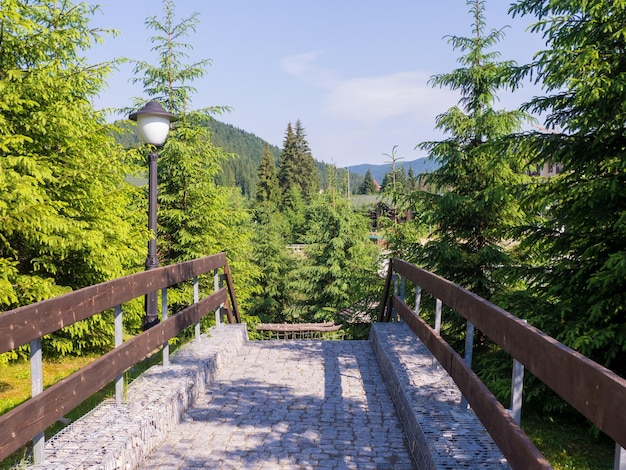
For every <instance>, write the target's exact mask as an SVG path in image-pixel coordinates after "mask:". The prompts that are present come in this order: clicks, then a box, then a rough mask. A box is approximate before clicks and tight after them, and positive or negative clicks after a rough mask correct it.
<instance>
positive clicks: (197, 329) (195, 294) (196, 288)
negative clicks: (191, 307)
mask: <svg viewBox="0 0 626 470" xmlns="http://www.w3.org/2000/svg"><path fill="white" fill-rule="evenodd" d="M198 302H200V284H199V283H198V276H195V277H194V278H193V303H194V304H197V303H198ZM194 330H195V332H196V341H197V342H200V321H198V322H196V324H195V326H194Z"/></svg>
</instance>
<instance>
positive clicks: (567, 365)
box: [378, 258, 626, 469]
mask: <svg viewBox="0 0 626 470" xmlns="http://www.w3.org/2000/svg"><path fill="white" fill-rule="evenodd" d="M394 272H395V273H398V274H399V275H400V276H401V278H402V281H404V279H407V280H409V281H411V282H412V283H413V284H414V285H415V286H416V299H415V300H416V308H415V309H411V308H410V307H409V306H408V305H407V304H406V303H405V302H404V293H403V292H402V293H400V295H398V294H397V293H394V294H393V295H390V294H391V287H392V278H393V277H394V274H393V273H394ZM422 291H426V292H428V293H429V294H431V295H432V296H433V297H434V298H435V299H437V313H438V314H439V315H440V312H441V304H442V303H443V304H445V305H447V306H448V307H450V308H452V309H453V310H455V311H456V312H458V313H459V314H461V315H462V316H463V317H464V318H465V319H466V320H467V322H468V328H467V336H468V338H471V337H472V335H473V330H474V327H475V328H478V329H479V330H480V331H482V333H483V334H484V335H485V336H487V337H488V338H490V339H491V340H492V341H493V342H494V343H496V344H497V345H499V346H500V347H501V348H502V349H503V350H504V351H506V352H507V353H508V354H510V355H511V356H512V357H513V358H514V359H515V360H516V361H518V362H519V363H521V364H522V365H523V366H524V367H525V368H526V369H528V370H529V371H530V372H531V373H532V374H534V375H535V376H536V377H537V378H538V379H540V380H541V381H542V382H543V383H544V384H546V385H547V386H548V387H550V388H551V389H552V390H553V391H554V392H556V393H557V394H558V395H560V396H561V397H562V398H563V399H564V400H565V401H567V402H568V403H569V404H570V405H572V406H573V407H574V408H575V409H576V410H578V411H579V412H580V413H581V414H583V415H584V416H585V417H586V418H587V419H589V420H590V421H591V422H592V423H593V424H595V425H596V426H597V427H598V428H599V429H600V430H601V431H603V432H604V433H606V434H607V435H608V436H609V437H610V438H611V439H613V440H614V441H615V442H616V458H615V468H619V469H621V468H625V467H622V466H621V465H626V463H624V451H623V448H624V447H626V419H625V418H624V416H625V414H624V413H625V410H626V380H624V379H623V378H621V377H619V376H618V375H617V374H615V373H613V372H611V371H610V370H608V369H606V368H605V367H602V366H601V365H599V364H597V363H595V362H593V361H592V360H590V359H589V358H587V357H585V356H583V355H581V354H579V353H578V352H576V351H574V350H572V349H570V348H568V347H567V346H565V345H563V344H562V343H559V342H558V341H557V340H555V339H554V338H552V337H550V336H548V335H546V334H545V333H543V332H542V331H540V330H538V329H537V328H534V327H533V326H530V325H528V324H527V323H526V322H525V321H524V320H521V319H519V318H517V317H515V316H513V315H511V314H510V313H508V312H507V311H505V310H503V309H501V308H499V307H497V306H496V305H493V304H492V303H490V302H488V301H486V300H485V299H483V298H481V297H479V296H477V295H476V294H473V293H472V292H470V291H468V290H466V289H464V288H462V287H460V286H458V285H456V284H454V283H452V282H450V281H448V280H446V279H444V278H442V277H439V276H437V275H435V274H433V273H430V272H428V271H426V270H424V269H421V268H418V267H416V266H413V265H411V264H409V263H407V262H406V261H402V260H399V259H396V258H394V259H393V260H391V261H390V265H389V272H388V276H387V280H386V283H385V292H384V297H383V302H382V304H381V309H380V312H379V316H378V320H379V321H389V320H390V319H391V318H392V311H395V312H396V313H397V314H398V315H399V317H401V318H402V320H404V321H405V322H406V323H407V325H408V326H409V327H410V328H411V330H412V331H413V332H414V333H415V334H416V335H417V336H418V337H419V338H420V339H421V340H422V342H423V343H424V344H425V345H426V346H427V347H428V349H429V350H430V351H431V353H432V354H433V355H434V356H435V357H436V358H437V360H438V361H439V363H440V364H441V365H442V366H443V367H444V368H445V369H446V371H447V372H448V373H449V374H450V376H451V377H452V379H453V380H454V381H455V383H456V384H457V386H458V387H459V389H460V390H461V393H462V394H463V397H464V399H465V400H467V402H468V403H469V404H470V406H471V407H472V409H473V410H474V412H475V413H476V415H477V416H478V418H479V419H480V420H481V422H482V423H483V425H484V426H485V428H486V429H487V431H488V432H489V434H490V435H491V436H492V438H493V440H494V441H495V442H496V444H497V445H498V446H499V447H500V450H501V451H502V453H503V454H504V455H505V457H506V458H507V459H508V461H509V463H510V465H511V466H512V467H513V468H515V469H517V468H519V469H535V468H540V469H545V468H551V466H550V464H549V463H548V462H547V460H546V459H545V457H544V456H543V455H542V454H541V453H540V452H539V451H538V450H537V448H536V447H535V446H534V444H533V443H532V442H531V441H530V439H529V438H528V436H527V435H526V434H525V433H524V432H523V431H522V429H521V428H520V427H519V425H518V424H519V423H518V422H516V420H515V419H514V418H513V417H512V416H511V414H512V413H511V412H510V410H506V409H505V408H504V407H503V406H502V405H501V404H500V403H499V402H498V400H497V399H496V397H495V396H494V395H493V394H492V393H491V392H490V391H489V390H488V388H487V387H486V386H485V384H483V382H482V381H481V380H480V379H479V378H478V377H477V376H476V374H475V373H474V372H472V370H471V342H472V341H471V339H470V340H469V341H466V348H465V349H466V351H465V354H466V357H465V359H464V358H462V357H461V356H460V355H459V354H458V353H457V352H456V351H454V350H453V349H452V347H450V345H448V343H447V342H446V341H445V340H444V339H443V338H442V337H441V336H440V335H439V331H438V329H437V330H436V329H435V328H432V327H431V326H430V325H428V324H427V323H426V322H425V321H424V319H423V318H421V317H420V315H419V303H420V296H421V292H422ZM440 324H441V318H440V316H438V318H436V319H435V326H436V327H438V326H439V325H440ZM468 343H469V344H468ZM468 346H469V348H468ZM468 355H469V360H468ZM518 421H519V419H518Z"/></svg>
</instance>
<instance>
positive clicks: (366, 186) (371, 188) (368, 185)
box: [359, 169, 378, 194]
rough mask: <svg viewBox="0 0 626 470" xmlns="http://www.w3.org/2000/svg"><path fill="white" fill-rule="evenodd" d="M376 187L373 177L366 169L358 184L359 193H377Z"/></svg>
mask: <svg viewBox="0 0 626 470" xmlns="http://www.w3.org/2000/svg"><path fill="white" fill-rule="evenodd" d="M377 193H378V187H377V186H376V183H374V178H372V172H371V171H370V170H369V169H368V170H367V171H366V172H365V178H364V179H363V183H362V184H361V186H359V194H377Z"/></svg>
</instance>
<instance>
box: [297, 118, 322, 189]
mask: <svg viewBox="0 0 626 470" xmlns="http://www.w3.org/2000/svg"><path fill="white" fill-rule="evenodd" d="M295 142H296V153H297V160H298V162H299V164H300V173H299V176H300V179H299V184H300V187H301V188H302V194H303V195H304V198H305V199H306V200H309V201H310V200H311V198H312V197H313V195H315V194H316V193H317V192H318V190H319V176H318V174H317V167H316V166H315V160H313V154H312V153H311V149H310V147H309V143H308V142H307V140H306V132H305V130H304V127H303V126H302V123H301V122H300V120H299V119H298V120H296V128H295Z"/></svg>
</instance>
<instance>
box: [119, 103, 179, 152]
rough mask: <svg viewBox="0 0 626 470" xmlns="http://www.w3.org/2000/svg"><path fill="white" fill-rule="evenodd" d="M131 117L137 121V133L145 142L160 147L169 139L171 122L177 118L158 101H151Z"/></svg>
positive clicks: (130, 117)
mask: <svg viewBox="0 0 626 470" xmlns="http://www.w3.org/2000/svg"><path fill="white" fill-rule="evenodd" d="M129 119H130V120H132V121H137V134H138V135H139V138H140V139H141V140H142V142H143V143H144V144H151V145H155V146H157V147H160V146H161V145H163V144H164V143H165V140H166V139H167V133H168V132H169V130H170V123H171V122H174V121H176V119H177V118H176V116H174V115H173V114H172V113H169V112H167V111H166V110H165V109H163V106H161V105H160V104H159V103H157V102H156V101H150V102H149V103H147V104H146V105H145V106H144V107H143V108H141V109H140V110H139V111H136V112H134V113H132V114H131V115H130V116H129Z"/></svg>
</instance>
